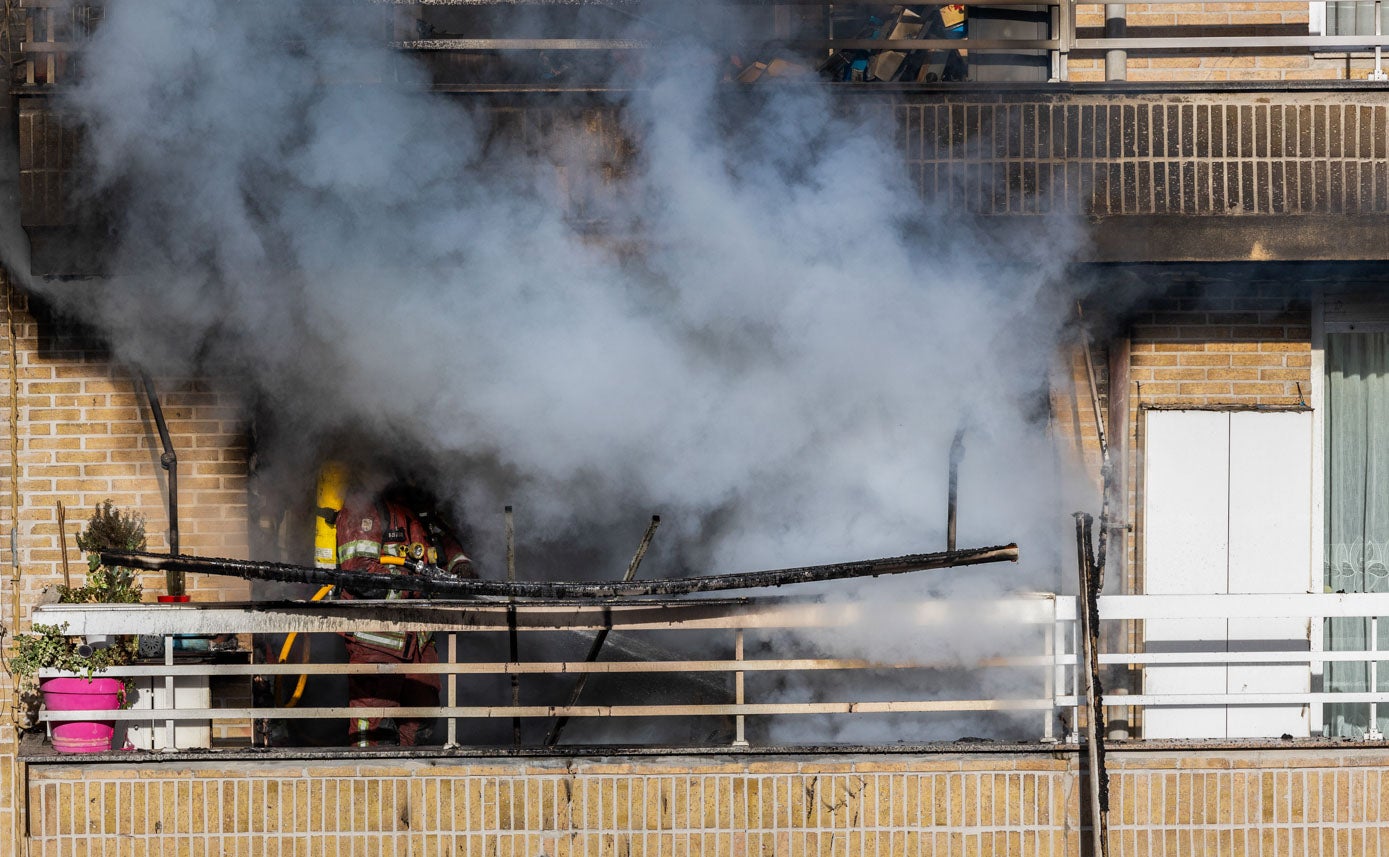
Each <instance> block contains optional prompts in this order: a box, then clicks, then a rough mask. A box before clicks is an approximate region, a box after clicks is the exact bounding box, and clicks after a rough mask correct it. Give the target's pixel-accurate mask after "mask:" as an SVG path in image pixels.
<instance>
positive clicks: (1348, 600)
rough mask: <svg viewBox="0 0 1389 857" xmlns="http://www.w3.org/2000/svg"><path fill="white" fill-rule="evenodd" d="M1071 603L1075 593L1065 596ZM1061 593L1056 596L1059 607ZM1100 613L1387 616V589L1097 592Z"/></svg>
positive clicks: (1125, 616)
mask: <svg viewBox="0 0 1389 857" xmlns="http://www.w3.org/2000/svg"><path fill="white" fill-rule="evenodd" d="M1064 600H1065V601H1069V602H1070V603H1071V604H1072V605H1074V603H1075V599H1074V597H1069V598H1067V599H1064ZM1061 605H1062V599H1058V602H1057V606H1058V608H1060V607H1061ZM1099 607H1100V619H1101V620H1105V621H1110V620H1117V619H1310V618H1326V619H1338V618H1369V617H1371V616H1389V592H1351V593H1300V592H1299V593H1290V594H1285V595H1284V594H1264V593H1260V594H1255V595H1214V594H1212V595H1102V596H1100V604H1099ZM1059 613H1060V610H1059V609H1058V614H1059Z"/></svg>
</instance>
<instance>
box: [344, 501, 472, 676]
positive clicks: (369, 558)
mask: <svg viewBox="0 0 1389 857" xmlns="http://www.w3.org/2000/svg"><path fill="white" fill-rule="evenodd" d="M432 517H433V516H432V515H429V516H427V515H422V514H419V513H417V512H416V511H415V510H414V509H412V508H410V507H409V506H407V505H405V504H404V503H402V502H400V501H398V500H395V499H392V498H383V497H376V498H373V497H371V496H370V495H351V496H349V497H348V498H347V500H346V501H345V502H344V503H343V507H342V509H341V510H340V511H339V512H338V516H337V537H338V567H339V568H342V569H345V570H347V571H365V572H370V573H372V574H380V575H382V576H383V577H397V578H400V579H399V580H393V581H389V582H387V581H385V580H383V581H382V583H383V584H384V585H383V586H382V587H381V589H379V590H378V589H373V590H360V589H344V590H343V592H342V597H343V598H348V599H351V598H413V597H418V595H419V593H418V592H415V591H413V590H411V589H409V578H410V574H411V572H410V571H409V570H408V569H407V568H406V567H404V566H400V565H389V564H386V563H383V562H381V557H383V556H388V557H400V558H402V559H406V560H410V561H412V562H424V563H428V564H430V565H436V566H438V567H440V568H442V569H444V570H445V571H447V572H449V573H450V574H455V575H458V576H460V577H476V576H477V575H476V574H475V573H474V571H473V567H472V563H471V562H469V560H468V557H467V556H466V555H465V554H464V553H463V548H462V546H461V545H460V544H459V543H458V540H457V539H456V538H454V536H453V534H452V533H450V532H449V531H448V530H447V529H446V528H445V527H444V526H443V525H442V524H440V523H437V522H435V521H434V520H432ZM348 637H349V638H350V639H352V640H354V641H355V642H357V643H359V644H361V645H367V646H371V647H372V648H377V649H381V650H383V651H386V652H389V653H391V654H394V655H396V656H398V657H403V658H408V657H410V656H411V653H412V651H413V650H414V649H415V644H416V643H417V642H418V643H419V644H421V645H422V644H424V643H426V642H427V641H428V640H427V637H426V638H424V639H422V640H418V641H417V640H416V639H415V635H413V634H404V633H398V632H386V631H358V632H355V633H353V634H349V635H348Z"/></svg>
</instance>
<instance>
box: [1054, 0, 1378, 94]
mask: <svg viewBox="0 0 1389 857" xmlns="http://www.w3.org/2000/svg"><path fill="white" fill-rule="evenodd" d="M1075 9H1076V12H1075V16H1076V18H1075V20H1076V28H1077V31H1078V35H1079V36H1080V37H1081V38H1098V37H1101V36H1103V35H1104V25H1105V20H1104V19H1105V12H1104V6H1102V5H1095V4H1082V5H1078V6H1076V7H1075ZM1126 9H1127V15H1128V17H1127V35H1128V36H1130V37H1135V38H1136V37H1145V36H1146V37H1154V38H1158V37H1163V38H1172V37H1208V38H1209V37H1217V36H1222V35H1224V36H1254V35H1280V36H1295V35H1302V36H1306V35H1321V34H1320V33H1313V32H1311V31H1310V25H1311V20H1310V16H1309V10H1310V4H1309V3H1306V2H1302V3H1296V2H1294V3H1278V2H1267V3H1164V4H1151V5H1150V4H1142V3H1135V4H1132V5H1130V6H1127V7H1126ZM1125 67H1126V69H1127V79H1128V80H1131V81H1135V82H1145V83H1152V82H1160V81H1186V82H1191V81H1277V80H1287V81H1295V80H1364V79H1366V76H1367V75H1368V74H1369V73H1370V71H1371V70H1372V69H1373V68H1374V59H1373V56H1372V55H1371V54H1370V53H1368V52H1362V53H1358V54H1352V55H1350V56H1349V57H1347V55H1346V54H1345V52H1324V51H1316V50H1314V49H1311V48H1239V49H1234V50H1230V49H1227V50H1214V49H1208V51H1206V52H1203V51H1201V50H1184V51H1180V52H1177V51H1171V50H1137V49H1135V50H1132V51H1130V52H1129V56H1128V57H1127V60H1126V63H1125ZM1067 70H1068V72H1069V75H1070V80H1072V81H1076V82H1082V83H1083V82H1094V81H1103V80H1105V58H1104V55H1103V53H1101V52H1096V51H1079V52H1073V53H1071V54H1070V59H1069V61H1068V63H1067Z"/></svg>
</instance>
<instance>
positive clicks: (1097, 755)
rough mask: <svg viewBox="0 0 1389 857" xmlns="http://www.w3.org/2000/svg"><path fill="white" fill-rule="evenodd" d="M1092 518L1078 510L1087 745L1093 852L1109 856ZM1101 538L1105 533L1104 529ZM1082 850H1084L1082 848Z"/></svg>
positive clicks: (1107, 776)
mask: <svg viewBox="0 0 1389 857" xmlns="http://www.w3.org/2000/svg"><path fill="white" fill-rule="evenodd" d="M1092 520H1093V519H1092V518H1091V517H1090V516H1089V515H1087V514H1085V513H1084V512H1076V513H1075V521H1076V554H1077V557H1076V559H1077V565H1078V567H1079V571H1080V604H1079V607H1080V611H1079V612H1080V627H1081V634H1080V644H1081V650H1080V652H1079V655H1080V658H1081V662H1082V674H1083V675H1084V677H1085V707H1086V712H1085V749H1086V755H1087V766H1086V767H1087V768H1088V770H1089V777H1087V778H1086V779H1087V785H1088V786H1089V788H1088V793H1089V799H1090V800H1089V803H1090V837H1091V846H1090V854H1091V855H1092V857H1109V771H1108V770H1107V769H1106V767H1105V758H1104V756H1105V746H1104V729H1105V725H1104V706H1103V704H1102V703H1103V701H1104V686H1103V685H1102V684H1101V683H1100V668H1099V664H1100V651H1099V649H1100V629H1099V625H1100V610H1099V596H1100V588H1099V585H1098V583H1099V579H1100V578H1099V575H1100V574H1102V573H1103V572H1102V570H1101V569H1099V568H1097V567H1096V565H1095V553H1094V548H1093V547H1092V544H1093V542H1092V529H1091V526H1092ZM1100 537H1101V539H1103V537H1104V534H1103V532H1101V535H1100ZM1082 853H1084V852H1083V851H1082Z"/></svg>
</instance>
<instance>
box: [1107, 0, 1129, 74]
mask: <svg viewBox="0 0 1389 857" xmlns="http://www.w3.org/2000/svg"><path fill="white" fill-rule="evenodd" d="M1128 15H1129V12H1128V6H1126V5H1124V4H1123V3H1106V4H1104V37H1105V38H1106V39H1122V38H1123V37H1124V35H1125V33H1126V32H1127V30H1128V25H1129V19H1128ZM1104 79H1105V80H1128V79H1129V52H1128V51H1126V50H1122V49H1118V48H1115V49H1111V50H1108V51H1105V54H1104Z"/></svg>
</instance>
